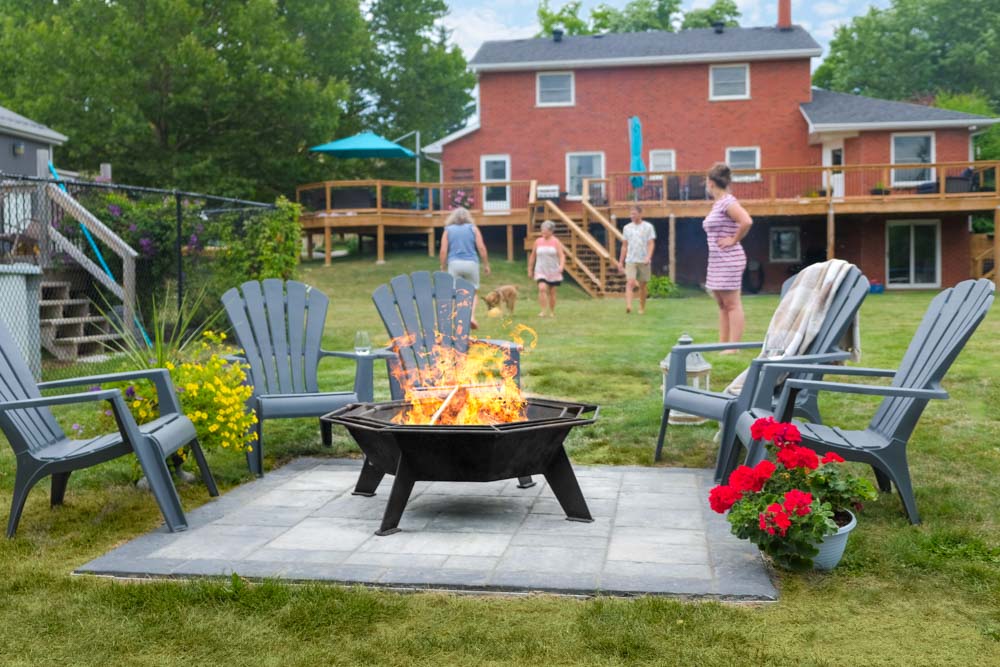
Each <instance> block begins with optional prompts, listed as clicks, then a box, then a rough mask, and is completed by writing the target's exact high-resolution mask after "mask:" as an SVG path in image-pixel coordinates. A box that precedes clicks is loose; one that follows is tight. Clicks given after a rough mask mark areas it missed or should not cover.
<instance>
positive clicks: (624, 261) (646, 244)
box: [617, 204, 656, 315]
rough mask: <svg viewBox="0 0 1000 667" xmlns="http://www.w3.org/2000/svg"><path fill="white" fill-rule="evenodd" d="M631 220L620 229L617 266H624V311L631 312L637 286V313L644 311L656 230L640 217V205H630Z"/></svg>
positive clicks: (620, 268) (620, 267) (619, 267)
mask: <svg viewBox="0 0 1000 667" xmlns="http://www.w3.org/2000/svg"><path fill="white" fill-rule="evenodd" d="M630 213H631V218H632V222H630V223H628V224H627V225H625V229H623V230H622V236H624V237H625V240H624V241H622V252H621V256H620V257H619V258H618V265H617V268H618V270H619V271H621V270H622V266H623V265H624V267H625V269H624V270H625V312H626V313H631V312H632V291H633V290H634V289H636V288H637V287H638V288H639V314H640V315H642V314H644V313H645V312H646V283H648V282H649V275H650V264H651V263H652V261H653V247H654V246H655V244H656V230H655V229H654V228H653V225H651V224H649V223H648V222H646V221H645V220H643V219H642V207H640V206H639V205H638V204H635V205H633V206H632V210H631V212H630Z"/></svg>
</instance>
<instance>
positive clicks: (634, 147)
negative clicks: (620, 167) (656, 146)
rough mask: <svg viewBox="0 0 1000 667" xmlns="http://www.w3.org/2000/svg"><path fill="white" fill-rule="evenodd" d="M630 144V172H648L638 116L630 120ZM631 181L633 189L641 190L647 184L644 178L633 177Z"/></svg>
mask: <svg viewBox="0 0 1000 667" xmlns="http://www.w3.org/2000/svg"><path fill="white" fill-rule="evenodd" d="M628 143H629V154H630V155H631V161H630V162H629V171H633V172H635V171H638V172H644V171H646V163H645V162H643V161H642V123H640V122H639V117H638V116H632V117H631V118H629V119H628ZM630 180H631V181H632V187H633V188H641V187H642V184H643V183H644V182H645V180H644V179H643V177H642V176H633V177H632V178H631V179H630Z"/></svg>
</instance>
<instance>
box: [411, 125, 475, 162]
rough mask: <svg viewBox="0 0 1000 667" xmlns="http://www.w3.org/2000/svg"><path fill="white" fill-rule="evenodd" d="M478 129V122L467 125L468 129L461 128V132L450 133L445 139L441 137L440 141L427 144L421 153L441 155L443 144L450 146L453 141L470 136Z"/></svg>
mask: <svg viewBox="0 0 1000 667" xmlns="http://www.w3.org/2000/svg"><path fill="white" fill-rule="evenodd" d="M478 129H479V123H478V122H476V123H473V124H472V125H469V126H468V127H463V128H462V129H461V130H457V131H455V132H452V133H451V134H449V135H447V136H445V137H441V138H440V139H438V140H437V141H435V142H433V143H430V144H427V145H426V146H424V148H423V152H424V153H430V154H431V155H438V154H440V153H441V151H442V149H443V147H444V145H445V144H450V143H451V142H453V141H455V140H456V139H461V138H462V137H464V136H467V135H470V134H472V133H473V132H475V131H476V130H478Z"/></svg>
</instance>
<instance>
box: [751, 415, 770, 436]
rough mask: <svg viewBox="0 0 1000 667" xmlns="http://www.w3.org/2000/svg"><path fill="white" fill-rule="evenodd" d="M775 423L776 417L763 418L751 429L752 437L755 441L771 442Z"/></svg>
mask: <svg viewBox="0 0 1000 667" xmlns="http://www.w3.org/2000/svg"><path fill="white" fill-rule="evenodd" d="M775 423H776V422H775V421H774V417H761V418H760V419H758V420H757V421H755V422H754V423H753V425H752V426H751V427H750V437H751V438H753V439H754V440H770V439H771V434H772V433H773V431H774V426H775Z"/></svg>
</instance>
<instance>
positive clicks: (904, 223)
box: [885, 218, 941, 289]
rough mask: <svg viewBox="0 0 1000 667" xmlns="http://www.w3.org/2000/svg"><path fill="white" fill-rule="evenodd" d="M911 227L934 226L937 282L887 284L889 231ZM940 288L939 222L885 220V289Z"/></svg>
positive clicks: (911, 273)
mask: <svg viewBox="0 0 1000 667" xmlns="http://www.w3.org/2000/svg"><path fill="white" fill-rule="evenodd" d="M913 225H924V226H926V227H930V226H931V225H934V231H935V235H934V238H935V246H936V247H937V253H936V254H937V257H936V258H935V264H936V269H935V270H936V273H937V282H934V283H909V284H906V285H900V284H899V283H891V282H889V229H890V228H892V227H903V226H905V227H912V226H913ZM910 240H911V243H910V277H911V278H912V277H913V243H912V240H913V235H912V232H911V234H910ZM940 287H941V221H940V220H933V219H931V220H928V219H926V218H923V219H921V218H917V219H914V220H887V221H886V223H885V288H886V289H940Z"/></svg>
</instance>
